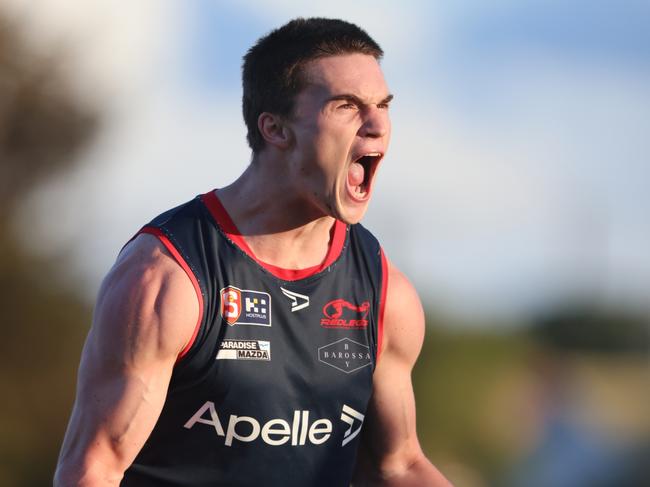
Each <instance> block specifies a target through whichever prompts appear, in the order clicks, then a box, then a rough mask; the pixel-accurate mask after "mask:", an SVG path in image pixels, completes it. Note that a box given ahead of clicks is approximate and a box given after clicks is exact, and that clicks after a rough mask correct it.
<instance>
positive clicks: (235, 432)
mask: <svg viewBox="0 0 650 487" xmlns="http://www.w3.org/2000/svg"><path fill="white" fill-rule="evenodd" d="M310 415H311V414H310V411H308V410H302V411H293V417H292V419H291V420H289V419H284V418H273V419H269V420H268V421H267V422H265V423H263V424H262V423H261V422H260V421H259V420H258V419H256V418H253V417H252V416H238V415H236V414H231V415H230V416H228V422H227V423H226V427H225V428H224V426H223V423H222V422H221V418H220V417H219V413H217V409H216V407H215V405H214V403H213V402H212V401H206V402H205V404H203V406H201V407H200V408H199V410H198V411H197V412H196V413H194V415H193V416H192V417H191V418H190V419H189V420H188V421H187V422H186V423H185V424H184V427H185V428H186V429H192V428H194V427H195V426H196V425H197V423H199V424H204V425H206V426H210V427H212V428H214V431H215V433H216V435H217V436H219V437H222V438H224V445H225V446H228V447H230V446H232V445H233V443H235V442H237V441H238V442H241V443H251V442H254V441H257V440H261V441H262V442H263V443H265V444H267V445H270V446H280V445H285V444H287V445H289V444H290V445H291V446H303V445H306V444H308V443H309V444H312V445H322V444H323V443H325V442H327V441H328V440H329V439H330V438H331V437H332V435H333V434H336V432H335V431H334V425H333V423H332V421H331V420H329V419H327V418H318V419H311V418H310ZM364 417H365V416H364V415H363V414H362V413H360V412H359V411H357V410H355V409H354V408H352V407H350V406H348V405H347V404H344V405H343V408H342V409H341V417H340V421H341V422H343V423H345V425H344V426H343V427H345V426H347V429H345V430H344V431H343V434H342V440H341V446H342V447H344V446H346V445H347V444H348V443H350V442H351V441H352V440H353V439H355V438H356V437H357V436H358V435H359V432H360V431H361V427H362V426H363V420H364Z"/></svg>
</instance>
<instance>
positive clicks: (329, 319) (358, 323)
mask: <svg viewBox="0 0 650 487" xmlns="http://www.w3.org/2000/svg"><path fill="white" fill-rule="evenodd" d="M369 311H370V302H369V301H364V302H363V303H361V304H360V305H358V306H357V305H355V304H352V303H350V302H348V301H346V300H345V299H335V300H334V301H330V302H329V303H327V304H326V305H325V306H323V314H324V315H325V317H324V318H321V320H320V324H321V326H324V327H325V328H366V327H367V326H368V320H367V319H366V317H367V316H368V312H369Z"/></svg>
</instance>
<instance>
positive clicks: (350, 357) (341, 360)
mask: <svg viewBox="0 0 650 487" xmlns="http://www.w3.org/2000/svg"><path fill="white" fill-rule="evenodd" d="M318 360H319V361H320V362H323V363H324V364H327V365H329V366H330V367H334V368H335V369H337V370H340V371H341V372H345V373H346V374H350V373H352V372H356V371H357V370H359V369H362V368H364V367H367V366H368V365H370V364H371V363H372V357H371V356H370V348H369V347H368V346H367V345H362V344H361V343H358V342H355V341H354V340H350V339H349V338H342V339H341V340H338V341H336V342H334V343H330V344H328V345H325V346H323V347H320V348H319V349H318Z"/></svg>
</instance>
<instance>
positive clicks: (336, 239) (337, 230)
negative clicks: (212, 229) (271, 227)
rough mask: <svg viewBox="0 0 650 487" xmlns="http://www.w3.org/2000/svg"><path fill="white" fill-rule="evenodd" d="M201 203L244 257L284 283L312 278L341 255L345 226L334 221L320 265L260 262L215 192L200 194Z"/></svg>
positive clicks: (340, 222)
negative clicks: (291, 266)
mask: <svg viewBox="0 0 650 487" xmlns="http://www.w3.org/2000/svg"><path fill="white" fill-rule="evenodd" d="M201 201H203V204H205V206H206V207H207V208H208V210H209V211H210V214H211V215H212V218H214V220H215V222H216V223H217V225H219V227H220V228H221V230H222V231H223V233H225V234H226V236H227V237H228V238H229V239H230V240H231V241H232V242H233V243H234V244H235V245H237V247H239V248H240V249H241V250H242V251H243V252H244V253H245V254H246V255H248V256H249V257H250V258H251V259H253V260H254V261H255V262H257V263H258V264H259V265H260V266H262V267H263V268H264V269H266V270H267V271H268V272H270V273H271V274H273V275H274V276H275V277H277V278H278V279H282V280H284V281H297V280H299V279H305V278H306V277H310V276H313V275H314V274H317V273H319V272H321V271H322V270H324V269H326V268H327V267H329V266H330V265H332V264H333V263H334V261H336V259H338V258H339V255H341V251H342V250H343V244H344V243H345V235H346V230H347V226H346V224H345V223H343V222H342V221H339V220H335V223H334V226H333V227H332V231H331V240H330V246H329V250H328V251H327V255H326V256H325V260H324V261H323V262H322V263H321V264H319V265H316V266H312V267H307V268H305V269H285V268H283V267H278V266H275V265H273V264H268V263H267V262H264V261H261V260H260V259H258V258H257V257H256V256H255V254H254V253H253V251H252V250H251V248H250V247H249V246H248V244H247V243H246V240H245V239H244V237H243V235H242V234H241V232H240V231H239V230H238V229H237V226H236V225H235V222H233V221H232V219H231V218H230V215H229V214H228V212H227V211H226V209H225V208H224V206H223V205H222V204H221V201H220V200H219V197H218V196H217V195H216V193H215V190H212V191H209V192H207V193H205V194H202V195H201Z"/></svg>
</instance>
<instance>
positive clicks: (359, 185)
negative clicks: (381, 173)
mask: <svg viewBox="0 0 650 487" xmlns="http://www.w3.org/2000/svg"><path fill="white" fill-rule="evenodd" d="M381 158H382V154H381V153H379V152H370V153H367V154H364V155H362V156H360V157H358V158H357V159H355V160H354V161H353V162H352V163H351V164H350V167H349V168H348V189H349V190H350V192H351V193H352V194H351V196H352V197H353V198H354V199H357V200H365V199H367V198H368V197H369V196H370V186H371V184H372V180H373V176H374V174H375V171H376V170H377V166H378V165H379V161H381Z"/></svg>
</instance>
